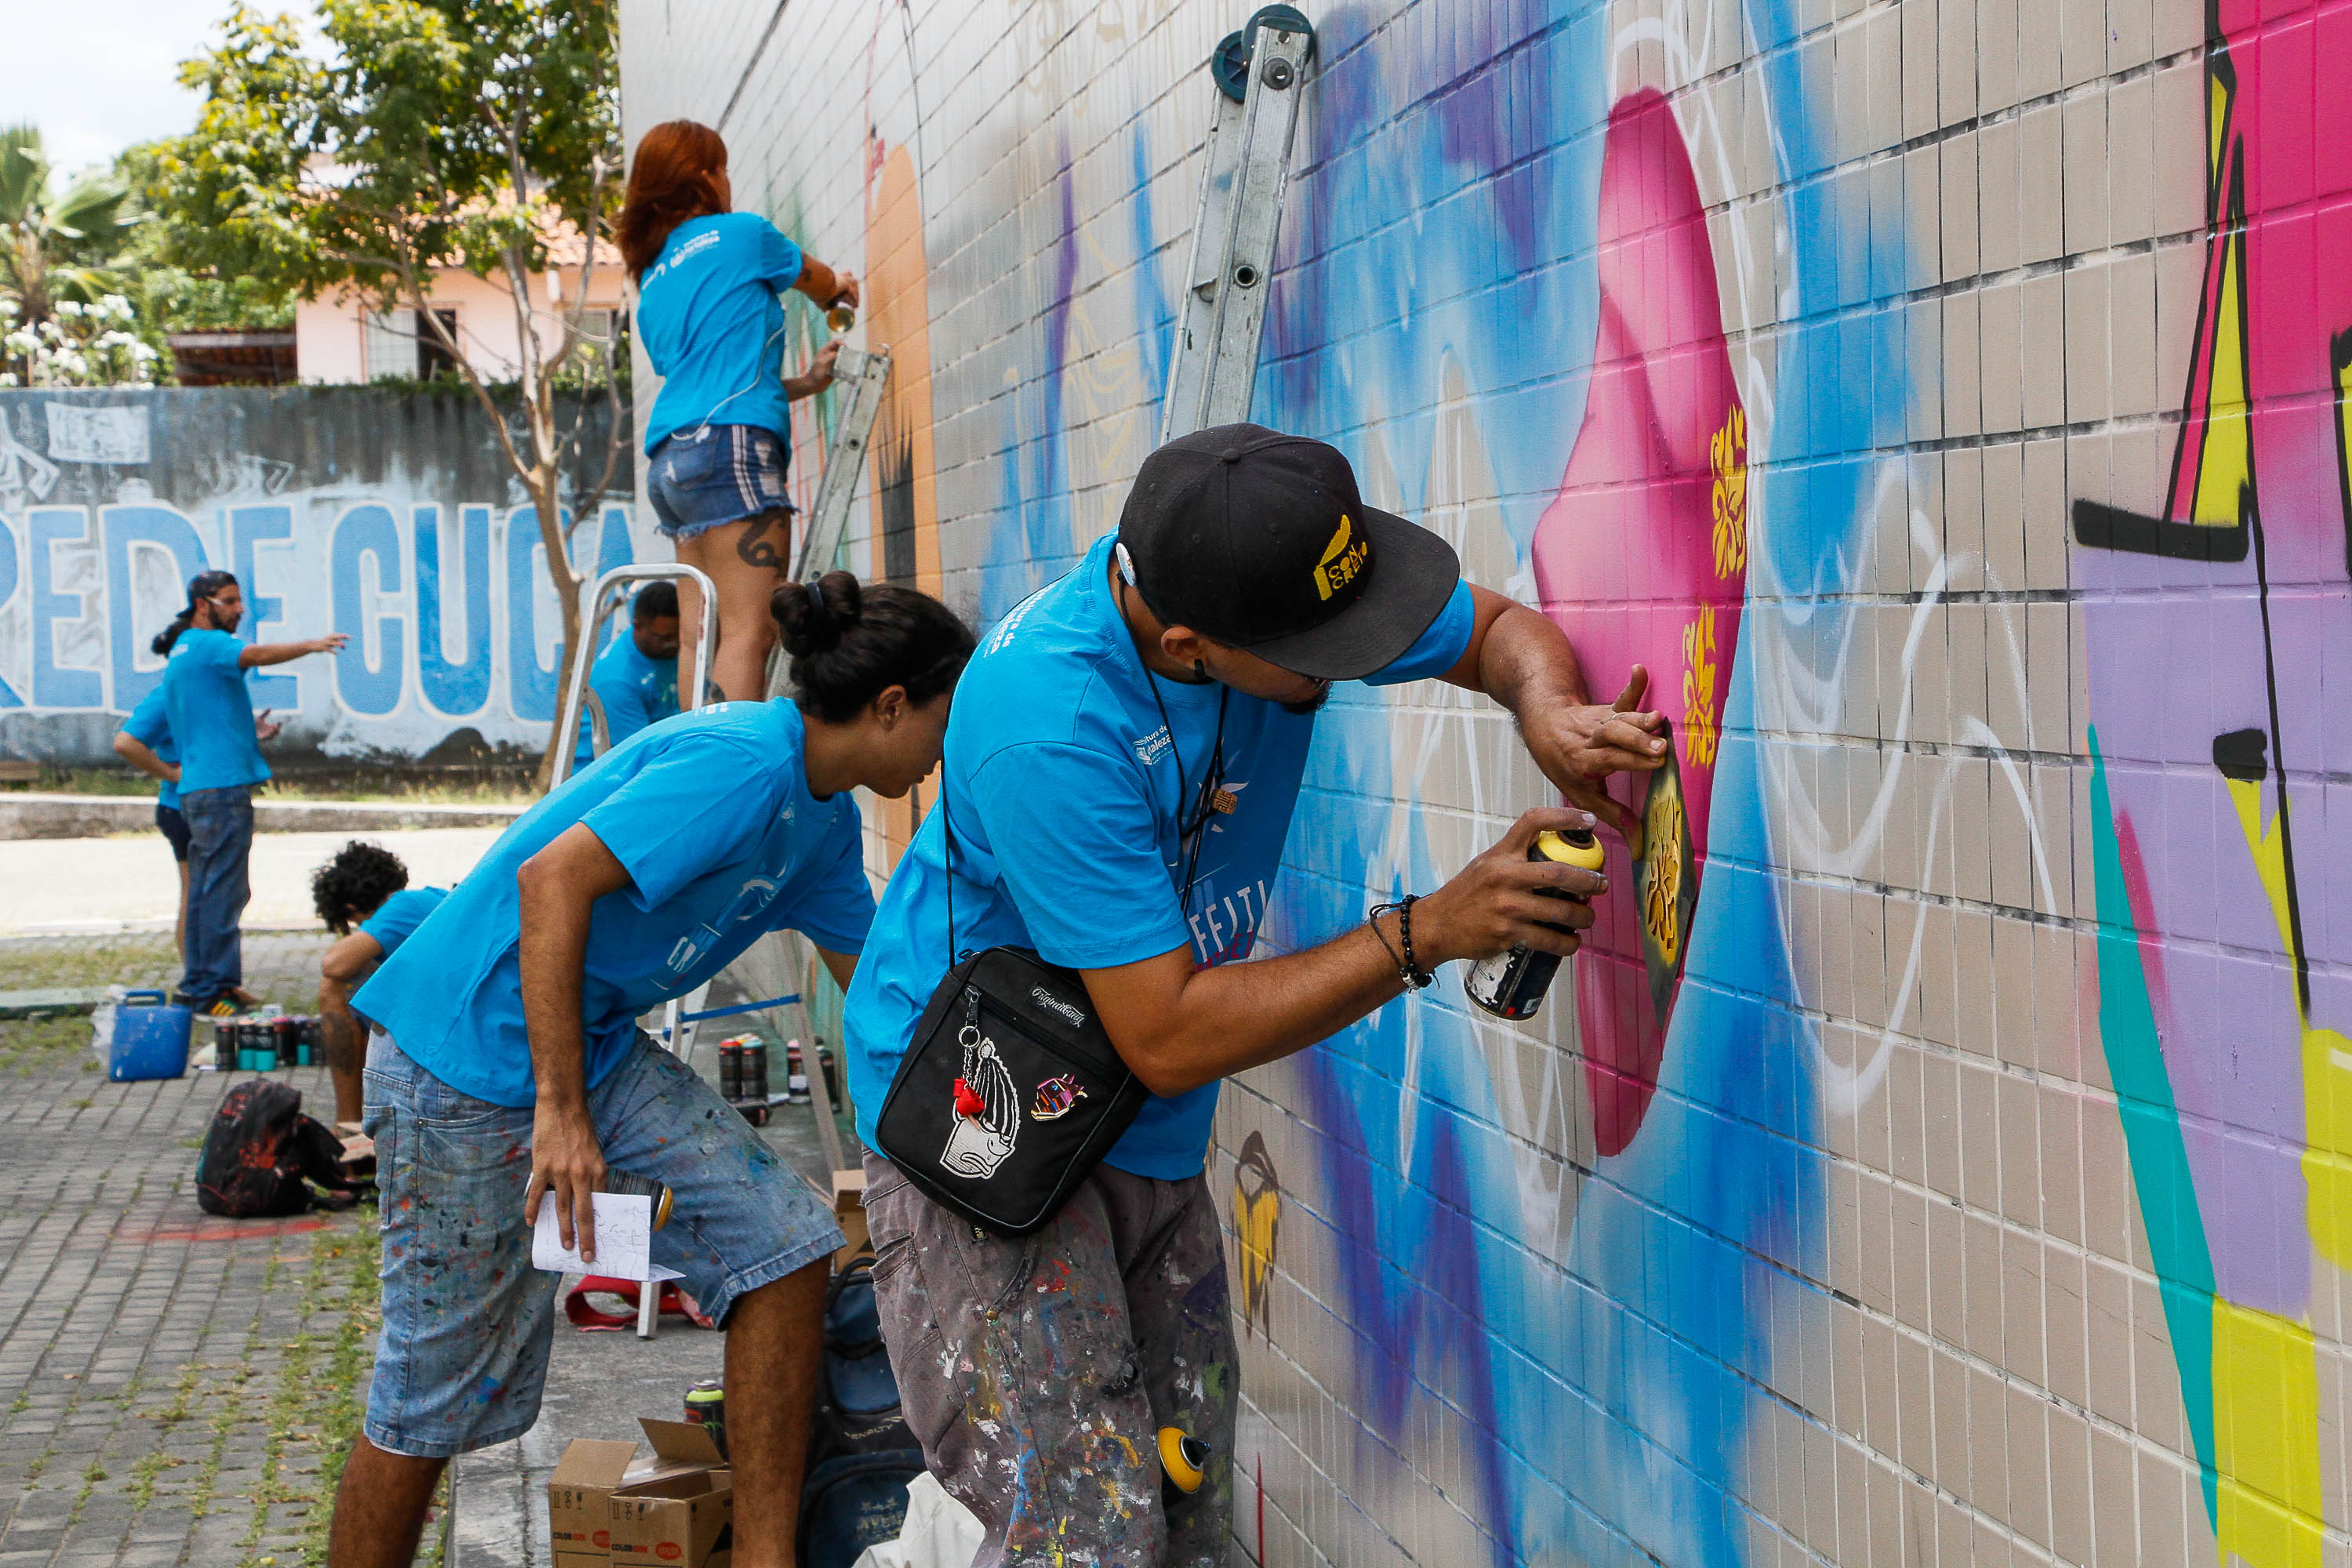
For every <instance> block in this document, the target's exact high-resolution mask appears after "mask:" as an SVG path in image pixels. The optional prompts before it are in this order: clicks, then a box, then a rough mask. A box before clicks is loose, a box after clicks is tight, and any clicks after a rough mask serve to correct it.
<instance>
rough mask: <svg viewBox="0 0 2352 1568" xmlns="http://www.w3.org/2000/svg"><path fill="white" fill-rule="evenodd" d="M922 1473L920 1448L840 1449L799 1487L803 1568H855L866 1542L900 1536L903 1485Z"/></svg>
mask: <svg viewBox="0 0 2352 1568" xmlns="http://www.w3.org/2000/svg"><path fill="white" fill-rule="evenodd" d="M922 1473H923V1453H922V1450H921V1449H919V1448H893V1449H888V1450H886V1451H884V1452H882V1453H878V1454H841V1455H836V1456H835V1458H830V1459H827V1460H826V1461H825V1462H824V1463H823V1464H821V1465H819V1466H817V1467H816V1468H814V1469H812V1470H811V1471H809V1478H808V1480H807V1482H806V1483H805V1484H803V1486H802V1488H801V1524H800V1558H799V1561H800V1564H801V1568H854V1565H855V1564H856V1562H857V1560H858V1559H859V1558H860V1557H862V1556H864V1555H865V1554H866V1548H867V1547H869V1546H879V1545H881V1544H883V1543H884V1542H890V1541H896V1540H898V1532H899V1531H901V1530H903V1529H904V1528H906V1523H907V1485H908V1482H910V1481H912V1480H913V1479H915V1478H916V1477H917V1476H919V1475H921V1474H922Z"/></svg>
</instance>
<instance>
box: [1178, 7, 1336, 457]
mask: <svg viewBox="0 0 2352 1568" xmlns="http://www.w3.org/2000/svg"><path fill="white" fill-rule="evenodd" d="M1314 54H1315V29H1314V27H1313V26H1310V25H1309V24H1308V22H1307V18H1306V17H1305V16H1301V15H1300V14H1299V13H1298V12H1297V11H1295V10H1293V9H1292V8H1291V7H1289V6H1287V5H1268V6H1265V8H1263V9H1262V10H1260V11H1258V12H1257V13H1256V14H1255V16H1251V17H1250V19H1249V22H1248V24H1247V25H1246V26H1244V27H1243V28H1242V30H1241V31H1240V32H1238V33H1234V34H1232V35H1230V36H1229V37H1226V38H1225V40H1224V41H1223V43H1221V44H1219V45H1218V46H1217V51H1216V53H1215V54H1214V55H1213V56H1212V57H1210V61H1209V68H1210V71H1211V73H1212V75H1213V77H1214V78H1215V79H1216V84H1217V89H1218V90H1217V102H1216V118H1215V119H1214V121H1212V123H1211V125H1210V128H1209V147H1208V162H1207V167H1206V169H1205V170H1204V171H1203V173H1202V176H1201V210H1200V216H1198V217H1197V218H1195V219H1194V220H1193V224H1192V256H1191V258H1189V259H1188V261H1187V262H1186V264H1185V268H1184V279H1185V288H1184V297H1183V308H1182V315H1181V318H1180V319H1179V320H1178V321H1177V323H1176V342H1175V345H1174V349H1173V352H1172V353H1171V354H1170V355H1169V362H1168V395H1167V396H1166V398H1165V399H1164V400H1163V401H1162V403H1161V405H1160V441H1161V442H1162V443H1166V442H1168V441H1171V440H1173V439H1174V438H1175V437H1179V436H1186V435H1190V434H1191V433H1192V432H1193V431H1195V430H1202V429H1206V428H1207V427H1209V426H1212V425H1231V424H1234V423H1235V422H1237V421H1239V420H1243V419H1246V418H1248V417H1249V408H1250V395H1251V393H1252V391H1253V390H1254V389H1255V386H1256V384H1257V348H1258V336H1259V331H1260V329H1261V328H1262V327H1263V326H1264V324H1265V293H1266V279H1267V278H1268V276H1269V275H1270V274H1271V273H1272V271H1273V268H1274V247H1275V241H1276V237H1278V236H1279V234H1280V232H1281V228H1282V202H1283V196H1284V194H1285V192H1286V190H1287V188H1288V186H1289V184H1290V142H1291V135H1292V132H1294V131H1295V130H1296V129H1297V124H1298V106H1299V98H1300V93H1301V89H1302V86H1303V83H1304V81H1305V79H1306V74H1307V62H1308V61H1309V60H1310V59H1312V58H1314Z"/></svg>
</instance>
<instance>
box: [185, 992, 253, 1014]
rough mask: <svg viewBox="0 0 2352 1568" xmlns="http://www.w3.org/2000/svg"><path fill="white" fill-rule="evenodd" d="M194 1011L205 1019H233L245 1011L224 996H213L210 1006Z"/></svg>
mask: <svg viewBox="0 0 2352 1568" xmlns="http://www.w3.org/2000/svg"><path fill="white" fill-rule="evenodd" d="M196 1011H197V1012H198V1013H199V1014H201V1015H202V1016H205V1017H207V1018H234V1017H236V1016H237V1015H238V1014H240V1013H242V1012H244V1011H245V1009H244V1008H242V1007H240V1006H238V1005H236V1002H234V1001H232V1000H231V999H230V998H228V997H226V996H215V997H214V998H213V999H212V1001H211V1003H210V1004H208V1005H205V1006H202V1007H199V1008H197V1009H196Z"/></svg>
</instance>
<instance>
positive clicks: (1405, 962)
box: [1364, 893, 1437, 991]
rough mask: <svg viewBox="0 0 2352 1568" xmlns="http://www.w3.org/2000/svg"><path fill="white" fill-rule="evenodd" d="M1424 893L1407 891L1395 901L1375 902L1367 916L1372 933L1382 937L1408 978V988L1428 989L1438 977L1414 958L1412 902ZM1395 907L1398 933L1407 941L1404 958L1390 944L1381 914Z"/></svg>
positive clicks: (1404, 978) (1402, 974)
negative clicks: (1387, 902)
mask: <svg viewBox="0 0 2352 1568" xmlns="http://www.w3.org/2000/svg"><path fill="white" fill-rule="evenodd" d="M1420 897H1421V895H1420V894H1418V893H1407V894H1406V895H1405V896H1404V897H1403V898H1402V899H1400V900H1397V901H1396V902H1395V903H1392V904H1374V905H1373V906H1372V912H1371V913H1370V914H1369V915H1367V916H1365V917H1364V918H1365V919H1366V920H1367V921H1370V923H1371V928H1372V934H1373V935H1374V936H1376V937H1378V938H1380V942H1381V947H1382V948H1383V949H1385V950H1386V951H1387V952H1388V955H1389V958H1390V960H1391V962H1393V963H1395V964H1396V966H1397V975H1398V978H1400V979H1402V981H1403V982H1404V984H1405V989H1406V990H1408V991H1423V990H1426V989H1428V988H1429V986H1430V985H1432V984H1434V983H1435V982H1436V979H1437V976H1436V975H1434V974H1432V973H1429V972H1428V971H1427V970H1425V969H1423V968H1422V967H1421V966H1420V965H1419V964H1418V963H1414V962H1413V956H1412V906H1413V903H1414V901H1415V900H1418V899H1419V898H1420ZM1390 910H1395V911H1396V912H1397V937H1398V939H1399V940H1400V941H1402V942H1403V943H1404V956H1403V957H1402V958H1401V959H1400V958H1398V957H1397V951H1396V949H1395V948H1393V947H1390V946H1389V939H1388V933H1387V932H1385V931H1381V916H1382V915H1384V914H1386V913H1388V912H1389V911H1390Z"/></svg>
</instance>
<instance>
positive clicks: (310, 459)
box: [0, 388, 667, 765]
mask: <svg viewBox="0 0 2352 1568" xmlns="http://www.w3.org/2000/svg"><path fill="white" fill-rule="evenodd" d="M0 432H5V447H0V749H5V750H6V751H7V752H9V753H10V754H12V755H18V756H31V757H38V758H43V759H46V760H51V761H56V762H59V763H101V762H105V761H108V760H110V758H111V755H112V753H111V752H110V740H111V736H112V732H113V730H114V728H115V726H116V725H117V724H119V723H120V722H121V716H122V715H124V714H126V713H128V712H129V711H130V710H131V709H132V708H134V707H136V706H137V705H138V702H139V700H140V699H141V698H142V697H144V696H145V695H146V694H147V693H148V691H150V690H151V689H153V687H154V685H155V683H156V682H157V681H158V680H159V679H162V671H163V659H162V658H160V657H159V656H157V655H155V654H154V653H153V652H152V651H151V650H150V648H149V647H148V643H149V642H150V640H151V639H152V637H153V636H154V635H155V633H156V632H158V631H160V630H161V629H162V628H163V626H164V625H165V624H167V623H168V622H169V621H170V620H171V619H172V617H173V615H174V614H176V613H177V612H178V610H179V608H180V606H181V605H182V604H183V603H184V601H185V597H186V595H185V584H186V583H187V581H188V579H189V578H190V577H193V576H194V575H195V574H197V573H198V572H202V571H207V570H212V569H215V568H226V569H227V570H229V571H232V572H235V573H236V574H237V577H238V579H239V580H240V582H241V583H242V584H244V586H245V590H246V602H247V605H248V606H249V609H248V613H247V617H246V620H245V622H244V624H243V625H242V626H240V627H239V628H238V635H239V636H241V637H245V638H246V639H247V640H248V641H254V640H259V641H286V640H291V639H297V638H301V637H315V636H318V635H320V634H321V633H324V632H328V631H340V632H343V633H345V634H347V635H348V636H349V637H351V639H352V640H351V642H350V644H349V645H348V646H347V647H346V648H345V649H344V651H343V652H342V653H341V655H339V656H338V657H337V658H335V659H334V660H333V661H332V662H331V663H327V664H320V665H316V666H315V668H314V667H313V665H311V664H304V665H302V666H300V667H299V668H290V669H289V673H285V674H261V675H256V676H254V677H253V678H252V679H251V681H250V684H251V686H252V689H253V701H254V705H255V707H256V708H257V709H259V708H268V709H271V710H275V712H276V713H277V715H278V718H279V719H280V720H282V721H284V722H285V724H286V731H285V734H284V735H283V737H282V738H281V739H280V741H279V742H277V743H276V744H275V745H274V747H273V751H272V754H273V756H277V757H279V758H281V759H286V760H289V761H292V762H294V763H296V764H297V765H299V763H301V762H302V761H303V760H305V759H308V758H317V759H320V760H325V761H329V762H332V761H335V760H337V759H341V760H344V761H360V760H365V761H380V762H383V763H398V762H399V761H401V760H402V759H413V758H418V757H423V756H425V755H426V754H428V753H431V752H435V751H436V748H443V747H445V746H446V745H448V744H449V743H450V742H452V738H453V737H457V750H459V751H463V752H467V753H468V754H469V756H480V755H488V754H495V753H496V752H497V751H499V749H501V748H503V749H508V750H509V751H511V752H518V753H520V752H530V751H535V750H536V749H537V748H539V747H541V746H542V745H544V744H545V742H546V734H547V726H548V724H550V723H551V722H552V721H553V720H554V716H555V690H556V679H557V671H556V661H557V650H558V649H559V648H560V647H561V644H562V619H561V612H560V610H559V609H558V606H557V605H556V602H555V598H554V593H553V589H552V587H551V584H550V583H549V579H548V574H547V571H546V561H545V548H546V547H545V545H544V544H543V542H541V535H540V531H539V526H538V522H537V514H536V513H535V512H534V511H533V510H531V509H530V507H528V506H520V505H518V504H516V491H517V489H518V487H517V486H516V485H515V484H514V482H513V481H512V479H511V478H510V477H509V475H508V474H507V472H506V469H505V465H504V463H503V461H502V460H501V459H500V458H499V455H498V452H497V449H496V444H495V437H494V436H493V435H492V433H491V432H490V431H489V429H488V426H487V424H485V423H484V422H483V420H482V418H481V416H479V415H478V413H476V412H475V411H474V409H473V408H472V406H471V405H470V404H467V403H464V402H461V401H459V400H457V399H454V398H434V397H418V398H409V399H404V398H398V397H386V396H383V395H377V394H373V393H368V392H310V391H300V392H292V393H270V392H263V391H247V390H243V389H227V388H202V389H193V390H187V391H170V392H152V393H121V394H89V393H44V392H5V393H0ZM621 471H622V474H623V476H624V478H625V477H626V475H627V472H628V469H627V466H626V465H625V464H624V466H623V468H622V470H621ZM634 512H635V508H634V507H633V506H632V505H631V504H629V503H628V502H627V501H625V500H622V499H620V498H614V499H612V500H606V501H604V502H602V503H600V504H598V505H596V506H593V507H590V508H585V509H583V510H582V511H581V513H580V514H579V515H577V516H575V517H573V518H571V519H569V520H567V521H568V522H569V525H570V528H571V532H572V552H573V558H574V560H575V562H576V563H578V564H579V565H581V566H582V567H583V569H585V568H590V567H594V568H596V569H602V568H603V567H608V566H612V565H616V564H620V563H625V562H628V561H632V560H635V559H639V558H640V556H641V554H642V553H645V552H647V551H648V545H649V544H650V543H651V541H650V540H649V539H646V538H642V537H639V536H638V535H637V534H636V533H635V532H634V531H633V529H634V524H633V522H632V517H633V514H634ZM663 553H664V554H665V555H666V554H667V552H666V551H664V552H663Z"/></svg>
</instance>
